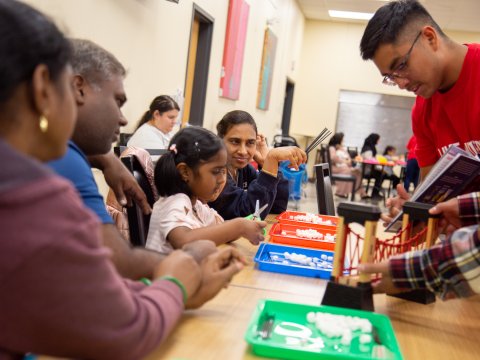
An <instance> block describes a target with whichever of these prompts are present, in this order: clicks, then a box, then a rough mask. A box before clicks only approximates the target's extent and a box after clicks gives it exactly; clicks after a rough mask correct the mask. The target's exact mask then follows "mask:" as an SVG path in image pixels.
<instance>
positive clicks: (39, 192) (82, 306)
mask: <svg viewBox="0 0 480 360" xmlns="http://www.w3.org/2000/svg"><path fill="white" fill-rule="evenodd" d="M0 54H2V55H1V56H0V154H1V155H2V170H1V171H0V229H1V231H0V294H1V295H0V324H1V326H0V358H1V359H5V358H7V359H8V358H16V357H17V356H18V357H19V356H21V354H24V353H27V352H33V353H39V354H48V355H53V356H66V357H75V358H89V359H99V358H101V359H138V358H141V357H143V356H144V355H146V354H147V353H148V352H149V351H150V350H152V349H153V348H155V347H156V346H158V344H159V343H160V342H161V341H162V340H164V339H165V337H166V336H167V335H168V333H169V332H170V331H171V329H172V328H173V326H174V325H175V323H176V322H177V321H178V319H179V318H180V315H181V313H182V311H183V309H184V303H185V302H186V304H187V306H188V305H190V306H192V307H195V306H198V305H200V304H201V303H202V302H204V301H206V300H207V299H209V298H211V297H212V296H213V295H215V294H216V293H217V292H218V291H219V289H221V288H222V287H223V286H224V285H225V284H226V283H227V282H228V280H229V279H230V278H231V277H232V276H233V275H234V274H235V273H236V272H238V270H239V268H240V267H241V266H239V264H238V263H237V262H236V261H232V262H230V263H229V264H228V265H224V264H225V263H228V262H227V261H226V259H230V258H231V257H232V256H233V257H234V258H237V254H236V253H232V250H230V249H226V250H224V251H221V252H218V253H214V254H212V255H210V256H208V257H205V258H204V259H203V261H202V262H201V264H200V265H199V264H198V263H197V261H195V258H194V256H192V255H190V254H192V249H190V253H189V252H188V251H176V252H174V253H173V254H172V255H171V256H169V257H168V258H166V259H165V260H164V261H162V263H161V264H160V265H159V267H158V268H157V269H156V271H155V278H156V280H154V281H153V283H152V284H151V285H150V286H146V285H144V284H142V283H139V282H132V281H128V280H124V279H122V278H121V277H120V276H119V275H118V273H117V272H116V271H115V268H114V267H113V265H112V263H111V262H110V260H109V258H110V256H111V253H110V251H109V250H107V249H106V248H104V247H103V246H102V245H101V239H100V224H99V222H98V220H97V218H96V217H95V216H94V215H93V213H91V212H90V211H89V210H87V209H86V208H84V206H83V204H82V201H81V200H80V199H79V197H78V195H77V193H76V192H75V191H74V189H73V188H72V186H71V185H70V183H68V182H67V181H65V180H62V179H61V178H60V177H58V176H55V175H54V174H53V173H52V172H51V171H49V170H48V169H47V168H46V167H45V166H44V165H43V164H42V162H45V161H48V160H51V159H54V158H58V157H60V156H61V155H62V154H63V153H64V152H65V150H66V145H67V140H68V139H69V137H70V135H71V133H72V131H73V128H74V125H75V118H76V107H75V102H74V94H73V91H72V71H71V68H70V65H69V59H70V44H69V42H68V40H67V39H66V38H65V37H64V36H63V34H62V33H61V32H60V31H59V30H58V29H57V28H56V27H55V25H54V24H53V23H52V22H51V21H50V20H48V19H47V18H46V17H45V16H43V15H42V14H41V13H39V12H38V11H36V10H34V9H33V8H31V7H30V6H28V5H25V4H23V3H20V2H17V1H13V0H0ZM207 247H208V245H207ZM200 250H202V249H200ZM203 250H205V248H203ZM193 253H194V255H198V249H197V250H195V249H194V250H193ZM212 263H215V265H218V264H221V266H220V270H219V271H216V272H215V271H212V270H209V269H212V268H215V266H211V265H212ZM207 277H208V278H207ZM201 283H202V285H200V284H201ZM204 284H209V285H208V287H207V286H205V285H204Z"/></svg>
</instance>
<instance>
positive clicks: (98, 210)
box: [48, 39, 163, 280]
mask: <svg viewBox="0 0 480 360" xmlns="http://www.w3.org/2000/svg"><path fill="white" fill-rule="evenodd" d="M70 42H71V46H72V58H71V63H72V70H73V87H74V95H75V102H76V105H77V116H76V124H75V129H74V132H73V134H72V138H71V140H70V141H69V142H68V149H67V152H66V154H65V155H64V156H63V157H61V158H60V159H57V160H54V161H50V162H49V163H48V166H50V167H51V168H52V169H53V170H54V171H55V172H56V173H57V174H58V175H61V176H62V177H64V178H66V179H68V180H69V181H71V182H72V184H73V185H74V186H75V188H76V190H77V191H78V193H79V194H80V196H81V198H82V200H83V202H84V204H85V206H86V207H88V208H89V209H90V210H92V211H93V212H94V213H95V214H96V215H97V216H98V218H99V219H100V221H101V222H102V226H101V230H102V231H101V234H102V241H103V244H104V245H105V246H107V247H109V248H110V249H111V250H112V253H113V256H112V262H113V263H114V265H115V267H116V269H117V271H118V272H119V273H120V275H122V276H124V277H126V278H129V279H132V280H138V279H140V278H142V277H147V278H152V276H153V270H154V269H155V268H156V266H157V265H158V263H159V262H160V261H161V260H162V258H163V256H161V255H160V254H158V253H156V252H153V251H146V250H145V249H142V248H133V247H131V246H129V244H128V243H127V242H126V241H125V238H123V237H122V235H121V233H120V232H119V231H118V229H117V227H116V226H115V224H114V222H113V219H112V217H111V216H110V215H109V214H108V213H107V210H106V207H105V202H104V200H103V197H102V195H101V194H100V192H99V190H98V186H97V183H96V182H95V178H94V176H93V173H92V170H91V167H92V166H95V167H97V168H101V170H102V171H103V174H104V176H105V180H106V182H107V184H108V185H109V186H110V187H111V188H112V189H116V191H115V193H116V196H113V197H114V198H117V199H118V198H120V197H119V196H118V194H119V191H120V192H121V193H123V194H124V195H129V197H130V198H133V199H135V201H136V202H137V203H138V204H139V205H140V206H141V208H142V210H143V211H144V212H145V213H150V212H151V209H150V206H149V204H148V202H147V200H146V196H145V194H144V193H143V191H142V190H141V188H140V187H139V185H138V183H137V181H136V180H135V178H134V177H133V175H132V174H131V173H130V172H129V171H128V169H127V168H126V167H125V166H124V165H123V164H122V162H121V161H120V160H119V159H118V157H116V156H115V155H114V154H113V152H112V151H111V147H112V141H115V140H116V135H115V134H118V132H119V129H120V127H121V126H125V125H126V124H127V120H126V119H125V117H124V116H123V114H122V110H121V109H122V106H123V105H124V103H125V100H126V94H125V91H124V89H123V81H124V78H125V74H126V71H125V68H124V67H123V65H122V64H121V63H120V62H119V61H118V59H117V58H116V57H115V56H114V55H113V54H111V53H110V52H108V51H107V50H105V49H104V48H102V47H100V46H99V45H97V44H95V43H94V42H92V41H89V40H84V39H71V40H70ZM124 197H125V199H124V200H123V205H124V206H126V205H127V199H126V196H124ZM130 202H131V199H130ZM122 215H123V213H122Z"/></svg>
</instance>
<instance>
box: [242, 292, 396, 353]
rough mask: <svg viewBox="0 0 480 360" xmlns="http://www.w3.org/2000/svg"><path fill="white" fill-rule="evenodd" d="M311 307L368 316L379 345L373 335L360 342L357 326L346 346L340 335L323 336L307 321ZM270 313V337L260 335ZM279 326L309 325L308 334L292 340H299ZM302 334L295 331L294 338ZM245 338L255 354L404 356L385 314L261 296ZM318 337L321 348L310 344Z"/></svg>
mask: <svg viewBox="0 0 480 360" xmlns="http://www.w3.org/2000/svg"><path fill="white" fill-rule="evenodd" d="M311 311H313V312H324V313H330V314H335V315H346V316H357V317H359V318H364V319H368V320H369V321H370V322H371V323H372V326H373V328H374V332H376V334H377V335H378V337H377V340H379V342H380V344H381V345H378V343H377V342H375V341H374V336H372V341H371V343H367V344H360V343H359V336H360V333H361V332H360V330H358V331H355V332H354V333H353V337H352V342H351V344H350V345H349V346H345V345H342V344H341V343H340V338H328V337H326V336H324V335H323V334H322V333H321V332H320V331H319V330H318V329H317V328H316V327H315V325H314V324H311V323H309V322H308V321H307V318H306V317H307V314H308V313H309V312H311ZM271 316H273V325H272V328H271V332H270V337H269V338H267V339H263V338H262V336H261V335H260V333H261V330H262V329H263V327H264V323H265V319H268V318H269V317H271ZM287 323H288V324H287ZM291 323H294V324H297V325H299V327H298V328H297V327H292V326H291ZM282 328H283V329H285V328H288V329H289V330H292V329H293V330H298V329H302V328H303V329H305V328H308V329H310V331H311V335H309V336H308V339H307V340H302V341H300V343H292V340H295V342H298V341H297V340H296V339H292V335H291V334H288V335H284V334H282V332H281V331H280V330H281V329H282ZM277 331H278V332H277ZM298 334H300V332H299V333H298ZM293 337H294V338H295V337H296V336H293ZM301 338H302V337H301V336H300V335H298V337H297V339H301ZM245 340H246V341H247V342H248V343H249V344H250V345H251V346H252V350H253V352H254V353H255V354H257V355H260V356H265V357H273V358H280V359H302V360H304V359H305V360H308V359H335V360H338V359H349V360H351V359H395V360H397V359H403V357H402V354H401V352H400V348H399V346H398V342H397V339H396V338H395V334H394V332H393V328H392V324H391V323H390V319H389V318H388V317H387V316H385V315H381V314H376V313H373V312H368V311H361V310H353V309H346V308H339V307H333V306H312V305H304V304H295V303H288V302H280V301H273V300H260V301H259V302H258V304H257V307H256V309H255V312H254V314H253V316H252V320H251V322H250V324H249V326H248V329H247V332H246V334H245ZM321 341H323V347H322V348H319V347H318V345H317V346H315V345H312V344H314V343H316V344H318V343H319V342H321ZM287 342H288V343H289V344H288V343H287ZM312 346H313V347H312Z"/></svg>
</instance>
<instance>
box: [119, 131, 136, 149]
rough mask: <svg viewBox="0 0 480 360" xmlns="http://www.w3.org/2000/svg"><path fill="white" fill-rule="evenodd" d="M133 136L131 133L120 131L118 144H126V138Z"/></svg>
mask: <svg viewBox="0 0 480 360" xmlns="http://www.w3.org/2000/svg"><path fill="white" fill-rule="evenodd" d="M132 136H133V134H131V133H120V136H119V137H118V146H127V143H128V140H130V138H131V137H132Z"/></svg>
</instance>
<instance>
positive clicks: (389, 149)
mask: <svg viewBox="0 0 480 360" xmlns="http://www.w3.org/2000/svg"><path fill="white" fill-rule="evenodd" d="M392 150H397V148H396V147H395V146H393V145H388V146H387V147H386V148H385V151H384V152H383V155H388V152H389V151H392Z"/></svg>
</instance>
